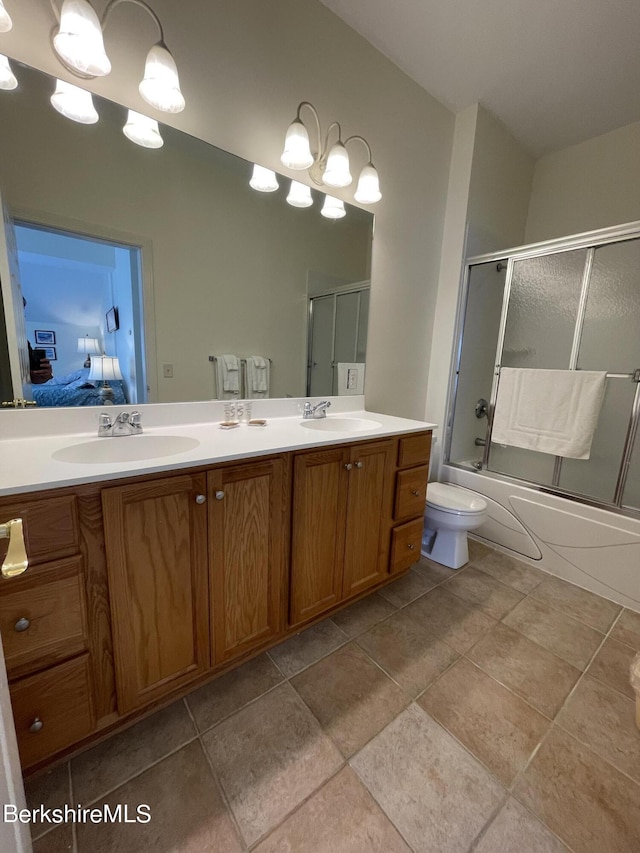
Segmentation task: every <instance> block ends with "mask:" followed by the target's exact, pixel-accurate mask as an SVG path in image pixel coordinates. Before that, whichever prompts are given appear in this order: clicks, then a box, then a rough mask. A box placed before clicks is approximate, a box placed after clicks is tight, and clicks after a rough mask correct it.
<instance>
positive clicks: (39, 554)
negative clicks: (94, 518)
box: [0, 495, 79, 564]
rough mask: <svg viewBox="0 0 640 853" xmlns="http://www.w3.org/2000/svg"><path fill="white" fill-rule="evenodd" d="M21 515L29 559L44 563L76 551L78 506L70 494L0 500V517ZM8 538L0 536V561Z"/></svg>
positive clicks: (7, 518)
mask: <svg viewBox="0 0 640 853" xmlns="http://www.w3.org/2000/svg"><path fill="white" fill-rule="evenodd" d="M10 518H21V519H22V522H23V530H24V544H25V547H26V549H27V557H28V558H29V563H30V564H33V563H44V562H49V561H50V560H57V559H58V558H59V557H70V556H71V555H72V554H76V553H77V552H78V550H79V547H78V509H77V506H76V499H75V497H74V496H73V495H65V496H63V497H58V498H42V499H41V500H19V499H16V498H11V500H9V501H2V502H1V503H0V521H8V520H9V519H10ZM7 547H8V541H7V540H6V539H0V561H1V560H3V559H4V557H5V555H6V553H7Z"/></svg>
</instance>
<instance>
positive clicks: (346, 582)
mask: <svg viewBox="0 0 640 853" xmlns="http://www.w3.org/2000/svg"><path fill="white" fill-rule="evenodd" d="M394 456H395V442H394V441H379V442H376V443H375V444H363V445H359V446H358V445H356V446H354V447H352V449H351V456H350V460H349V461H350V463H351V465H352V467H351V469H350V471H349V500H348V508H347V519H346V541H345V556H344V573H343V580H342V597H343V598H348V597H349V596H352V595H356V594H357V593H359V592H362V591H363V590H365V589H367V588H368V587H370V586H373V585H374V584H376V583H377V582H378V581H381V580H382V579H383V578H384V577H385V576H386V574H387V564H388V558H389V535H390V525H391V519H392V513H393V487H394V482H393V475H394V461H395V460H394Z"/></svg>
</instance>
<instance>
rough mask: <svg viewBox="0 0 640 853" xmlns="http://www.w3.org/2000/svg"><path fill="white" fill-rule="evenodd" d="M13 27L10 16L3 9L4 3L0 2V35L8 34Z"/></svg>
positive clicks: (0, 0)
mask: <svg viewBox="0 0 640 853" xmlns="http://www.w3.org/2000/svg"><path fill="white" fill-rule="evenodd" d="M12 26H13V21H12V20H11V16H10V15H9V13H8V12H7V10H6V9H5V8H4V3H3V2H2V0H0V33H8V32H9V30H10V29H11V27H12Z"/></svg>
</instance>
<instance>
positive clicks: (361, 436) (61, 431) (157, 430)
mask: <svg viewBox="0 0 640 853" xmlns="http://www.w3.org/2000/svg"><path fill="white" fill-rule="evenodd" d="M330 399H331V402H332V406H331V409H330V410H329V413H328V414H327V418H326V420H327V422H329V421H331V419H332V418H336V417H340V418H345V417H348V418H359V419H364V420H369V421H372V422H373V423H372V426H371V428H367V429H364V430H359V431H357V432H345V431H340V430H337V431H335V432H334V431H324V430H314V429H308V428H305V427H303V426H302V423H303V421H302V416H301V415H300V414H299V409H300V408H301V405H302V403H303V402H304V399H303V400H298V399H287V400H254V401H253V412H252V416H253V417H254V418H267V420H268V423H267V425H266V426H264V427H258V426H256V427H253V426H251V427H250V426H247V425H245V424H241V425H240V426H239V427H236V428H235V429H230V430H223V429H220V427H219V423H220V421H221V420H222V419H223V412H222V403H221V402H219V401H212V402H209V403H193V404H191V403H183V404H154V405H146V406H138V407H135V406H125V407H118V406H114V407H110V408H109V409H104V410H100V409H98V408H93V407H92V408H90V409H84V410H76V409H65V410H38V411H11V412H3V413H1V414H0V495H11V494H20V493H23V492H31V491H40V490H43V489H50V488H60V487H63V486H72V485H78V484H80V483H92V482H97V481H103V480H114V479H118V478H121V477H129V476H136V475H143V474H152V473H157V472H161V471H178V470H180V469H184V468H193V467H196V466H200V465H213V464H215V463H218V462H227V461H231V460H239V459H247V458H251V457H255V456H265V455H268V454H271V453H282V452H286V451H291V450H303V449H308V448H314V447H321V446H327V445H333V444H344V443H351V442H356V441H362V440H366V439H371V438H384V437H385V436H388V435H395V434H399V433H411V432H417V431H420V430H425V429H433V428H434V427H435V424H432V423H426V422H423V421H414V420H409V419H407V418H397V417H392V416H390V415H383V414H378V413H376V412H368V411H366V410H365V409H364V398H363V397H331V398H330ZM312 402H315V401H313V400H312ZM136 408H137V409H138V410H139V411H141V412H142V416H143V417H142V423H143V429H144V433H143V436H142V437H144V436H145V435H147V436H149V435H156V436H185V437H188V438H190V439H192V440H195V441H197V442H198V444H197V446H195V447H193V448H192V449H188V450H186V451H183V452H180V453H176V454H174V455H168V456H153V457H152V458H144V459H136V460H132V461H118V462H111V461H109V462H104V461H91V462H87V461H83V462H67V461H60V460H59V459H56V458H54V454H56V453H57V452H59V451H61V450H63V449H64V448H69V447H71V446H77V445H81V444H88V443H95V442H96V441H99V442H101V443H102V442H113V443H115V442H117V443H118V445H119V444H120V442H135V441H136V440H138V439H139V438H140V436H136V435H130V436H129V435H127V436H122V437H105V438H100V439H98V437H97V427H98V414H99V412H100V411H109V413H110V414H111V415H112V416H115V415H117V414H118V413H119V412H120V411H132V410H133V409H136ZM74 427H75V429H74ZM76 430H77V431H76ZM94 446H96V445H95V444H94ZM140 446H141V447H142V446H143V445H140ZM129 447H132V448H133V445H127V451H128V449H129ZM115 449H116V448H114V450H115ZM88 450H89V453H88V455H89V456H91V448H88ZM99 450H100V451H102V446H100V447H99ZM145 450H146V448H145ZM107 452H108V451H107ZM98 455H100V456H102V455H103V453H102V452H101V453H99V454H98Z"/></svg>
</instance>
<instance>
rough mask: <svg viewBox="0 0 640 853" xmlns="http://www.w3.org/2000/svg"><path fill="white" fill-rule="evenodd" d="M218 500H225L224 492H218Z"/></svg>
mask: <svg viewBox="0 0 640 853" xmlns="http://www.w3.org/2000/svg"><path fill="white" fill-rule="evenodd" d="M216 500H217V501H222V500H224V492H223V491H222V490H220V491H218V492H216Z"/></svg>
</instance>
